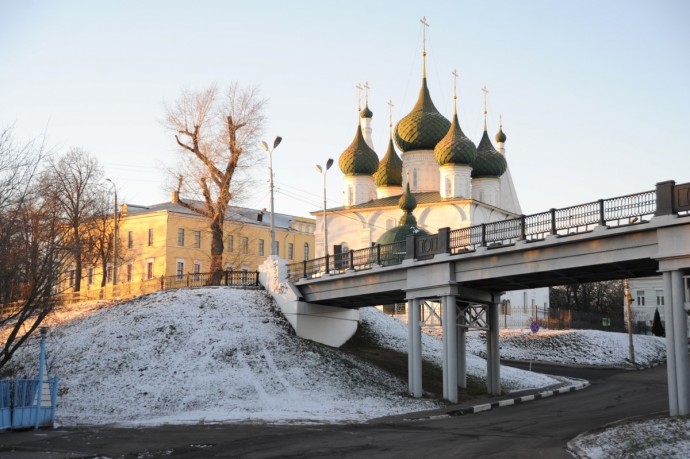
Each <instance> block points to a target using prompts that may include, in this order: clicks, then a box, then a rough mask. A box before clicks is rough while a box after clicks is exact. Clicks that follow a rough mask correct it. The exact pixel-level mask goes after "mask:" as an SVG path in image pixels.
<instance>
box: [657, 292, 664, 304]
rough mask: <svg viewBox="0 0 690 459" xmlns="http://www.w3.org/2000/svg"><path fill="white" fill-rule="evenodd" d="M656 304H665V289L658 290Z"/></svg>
mask: <svg viewBox="0 0 690 459" xmlns="http://www.w3.org/2000/svg"><path fill="white" fill-rule="evenodd" d="M656 305H657V306H663V305H664V291H663V290H657V291H656Z"/></svg>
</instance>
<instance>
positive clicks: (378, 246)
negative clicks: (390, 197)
mask: <svg viewBox="0 0 690 459" xmlns="http://www.w3.org/2000/svg"><path fill="white" fill-rule="evenodd" d="M376 264H377V265H380V264H381V244H376Z"/></svg>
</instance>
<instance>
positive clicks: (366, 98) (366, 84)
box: [364, 81, 371, 107]
mask: <svg viewBox="0 0 690 459" xmlns="http://www.w3.org/2000/svg"><path fill="white" fill-rule="evenodd" d="M369 89H371V88H370V87H369V82H368V81H365V82H364V105H366V106H367V107H368V106H369Z"/></svg>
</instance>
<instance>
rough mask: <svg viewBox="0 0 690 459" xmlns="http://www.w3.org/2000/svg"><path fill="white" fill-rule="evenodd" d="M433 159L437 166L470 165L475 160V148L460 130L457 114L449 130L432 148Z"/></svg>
mask: <svg viewBox="0 0 690 459" xmlns="http://www.w3.org/2000/svg"><path fill="white" fill-rule="evenodd" d="M434 158H435V159H436V162H438V164H439V166H444V165H446V164H467V165H470V164H472V163H473V162H474V161H475V159H477V147H475V146H474V143H472V141H471V140H470V139H468V138H467V136H465V134H464V133H463V132H462V129H460V123H459V122H458V115H457V113H456V114H454V115H453V121H452V123H451V125H450V129H449V130H448V133H447V134H446V136H445V137H444V138H442V139H441V141H440V142H439V143H437V144H436V147H435V148H434Z"/></svg>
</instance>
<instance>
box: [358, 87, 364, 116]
mask: <svg viewBox="0 0 690 459" xmlns="http://www.w3.org/2000/svg"><path fill="white" fill-rule="evenodd" d="M363 89H364V86H362V83H357V111H362V90H363Z"/></svg>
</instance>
